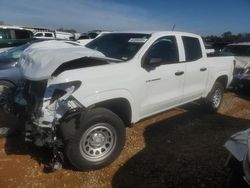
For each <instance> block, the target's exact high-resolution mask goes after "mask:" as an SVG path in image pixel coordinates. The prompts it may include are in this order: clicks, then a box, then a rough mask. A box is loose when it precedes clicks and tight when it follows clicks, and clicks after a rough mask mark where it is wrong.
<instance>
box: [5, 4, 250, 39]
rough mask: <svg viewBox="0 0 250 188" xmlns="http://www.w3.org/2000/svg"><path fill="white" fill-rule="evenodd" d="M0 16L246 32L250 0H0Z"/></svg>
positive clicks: (16, 20)
mask: <svg viewBox="0 0 250 188" xmlns="http://www.w3.org/2000/svg"><path fill="white" fill-rule="evenodd" d="M0 2H1V3H0V4H1V5H0V20H1V21H4V22H5V23H10V24H15V25H21V26H36V27H46V28H52V29H56V28H60V27H63V28H67V29H69V28H72V29H76V30H77V31H79V32H84V31H88V30H93V29H104V30H171V29H172V27H173V25H174V24H176V30H178V31H188V32H194V33H197V34H202V35H207V34H217V35H220V34H222V33H223V32H225V31H232V32H233V33H239V32H243V33H244V32H250V0H140V1H139V0H123V1H122V0H116V1H115V0H74V1H71V0H57V1H55V0H54V1H53V0H0Z"/></svg>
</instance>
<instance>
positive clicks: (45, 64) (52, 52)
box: [19, 41, 105, 80]
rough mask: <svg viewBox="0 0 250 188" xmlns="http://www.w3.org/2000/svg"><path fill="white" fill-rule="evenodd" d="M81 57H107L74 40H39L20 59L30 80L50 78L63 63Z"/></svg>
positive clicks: (21, 67)
mask: <svg viewBox="0 0 250 188" xmlns="http://www.w3.org/2000/svg"><path fill="white" fill-rule="evenodd" d="M81 57H97V58H105V55H103V54H102V53H101V52H98V51H95V50H92V49H89V48H86V47H84V46H81V45H79V44H77V43H72V42H66V41H45V42H39V43H36V44H33V45H31V46H30V47H29V48H27V49H26V50H25V51H24V52H23V55H22V57H21V58H20V60H19V63H20V70H21V72H22V74H23V76H24V77H25V78H27V79H30V80H44V79H49V78H50V77H51V75H52V73H53V72H54V71H55V70H56V69H57V68H58V67H59V66H60V65H61V64H63V63H64V62H67V61H71V60H74V59H78V58H81Z"/></svg>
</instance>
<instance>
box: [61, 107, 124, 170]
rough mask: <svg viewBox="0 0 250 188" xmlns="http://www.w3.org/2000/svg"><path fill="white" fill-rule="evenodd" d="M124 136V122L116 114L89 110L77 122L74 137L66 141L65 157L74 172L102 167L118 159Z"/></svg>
mask: <svg viewBox="0 0 250 188" xmlns="http://www.w3.org/2000/svg"><path fill="white" fill-rule="evenodd" d="M125 136H126V130H125V126H124V123H123V121H122V120H121V119H120V118H119V117H118V116H117V115H116V114H114V113H113V112H111V111H110V110H107V109H104V108H96V109H91V110H89V111H88V112H87V113H86V115H85V116H84V118H83V119H82V120H81V122H80V127H79V128H78V129H77V130H76V133H75V135H74V138H71V139H70V140H69V141H68V142H67V144H66V148H65V152H66V156H67V158H68V160H69V162H70V163H71V164H72V165H73V166H74V167H75V168H77V169H78V170H81V171H83V170H90V169H99V168H102V167H104V166H106V165H108V164H110V163H111V162H113V161H114V160H115V159H116V158H117V157H118V156H119V154H120V153H121V151H122V149H123V147H124V144H125ZM94 139H96V140H94ZM111 140H113V142H112V141H111ZM109 144H110V145H109ZM88 147H89V149H87V148H88ZM105 149H106V150H105ZM103 150H105V151H103ZM91 151H92V153H91ZM105 152H106V154H105ZM103 154H105V155H104V156H102V155H103ZM94 155H97V156H100V157H95V156H94Z"/></svg>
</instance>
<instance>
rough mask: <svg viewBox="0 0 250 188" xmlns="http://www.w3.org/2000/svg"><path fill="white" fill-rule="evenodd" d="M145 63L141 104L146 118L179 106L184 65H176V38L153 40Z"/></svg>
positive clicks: (177, 56) (167, 37)
mask: <svg viewBox="0 0 250 188" xmlns="http://www.w3.org/2000/svg"><path fill="white" fill-rule="evenodd" d="M144 61H145V62H144V64H145V65H144V69H145V83H146V88H147V97H146V98H145V101H143V103H142V106H141V107H142V108H141V109H142V111H141V115H142V116H148V115H151V114H155V113H157V112H161V111H163V110H165V109H168V108H170V107H172V106H175V105H178V104H179V103H180V102H181V100H182V95H183V83H184V72H185V63H180V62H179V52H178V45H177V42H176V38H175V36H166V37H162V38H160V39H158V40H156V41H155V42H154V43H153V45H152V46H151V47H150V48H149V50H148V51H147V52H146V54H145V58H144ZM154 64H155V66H154ZM147 65H149V67H147Z"/></svg>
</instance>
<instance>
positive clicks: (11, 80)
mask: <svg viewBox="0 0 250 188" xmlns="http://www.w3.org/2000/svg"><path fill="white" fill-rule="evenodd" d="M38 42H41V45H42V44H44V43H46V41H45V40H44V39H39V40H33V41H31V42H28V43H26V44H24V45H21V46H19V47H14V48H11V49H9V50H6V51H4V52H2V53H0V105H3V104H5V103H6V101H7V100H8V97H9V96H8V95H10V94H11V93H12V91H13V90H15V89H16V88H17V86H18V85H19V84H20V82H21V80H22V76H21V72H20V69H19V66H18V60H19V58H20V57H21V55H22V53H23V51H24V50H25V49H27V48H28V47H29V46H31V45H32V44H34V43H38ZM52 43H53V41H52ZM46 44H47V45H48V47H49V46H50V45H51V43H50V42H47V43H46ZM57 44H60V45H61V47H71V46H81V45H80V44H79V43H75V42H67V41H58V43H57Z"/></svg>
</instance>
